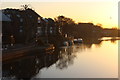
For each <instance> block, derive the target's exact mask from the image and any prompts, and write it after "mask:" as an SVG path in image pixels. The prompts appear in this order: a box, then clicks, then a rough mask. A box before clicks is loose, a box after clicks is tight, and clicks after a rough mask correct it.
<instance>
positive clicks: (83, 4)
mask: <svg viewBox="0 0 120 80" xmlns="http://www.w3.org/2000/svg"><path fill="white" fill-rule="evenodd" d="M26 1H27V0H26ZM118 1H119V0H106V1H103V0H96V1H95V0H84V1H82V0H74V1H73V0H66V1H63V0H62V1H60V0H49V1H48V0H44V1H43V0H39V1H37V0H36V1H32V0H29V2H25V1H19V0H16V1H15V0H4V1H2V3H1V8H2V9H5V8H21V6H20V5H24V4H28V5H29V6H30V7H31V8H32V9H34V10H35V11H36V12H37V13H38V14H40V15H41V16H42V17H46V18H48V17H50V18H53V19H54V18H55V17H57V16H59V15H63V16H66V17H69V18H72V19H73V20H74V21H75V22H76V23H78V22H83V23H88V22H92V23H94V24H95V25H96V24H98V23H99V24H102V27H104V28H112V27H118Z"/></svg>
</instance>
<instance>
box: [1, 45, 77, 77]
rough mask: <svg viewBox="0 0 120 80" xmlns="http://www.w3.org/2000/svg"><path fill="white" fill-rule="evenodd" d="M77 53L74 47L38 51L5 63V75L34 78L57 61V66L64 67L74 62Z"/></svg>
mask: <svg viewBox="0 0 120 80" xmlns="http://www.w3.org/2000/svg"><path fill="white" fill-rule="evenodd" d="M74 57H75V55H74V54H73V48H72V47H71V48H64V49H61V50H56V51H55V52H54V53H52V54H50V53H44V54H41V53H38V54H35V55H32V56H26V57H24V58H21V59H16V60H14V61H9V62H7V63H5V62H4V63H3V65H2V67H3V72H2V74H3V75H2V76H3V77H11V78H12V77H14V78H32V77H34V76H35V75H36V74H38V73H40V70H41V69H42V68H45V67H46V68H49V67H50V66H52V65H53V64H55V63H56V67H57V68H59V69H61V68H62V69H63V68H66V67H68V66H69V65H70V64H73V60H74Z"/></svg>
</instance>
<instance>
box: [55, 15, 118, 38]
mask: <svg viewBox="0 0 120 80" xmlns="http://www.w3.org/2000/svg"><path fill="white" fill-rule="evenodd" d="M54 20H55V22H56V25H57V26H61V27H62V33H63V34H68V35H69V36H73V37H75V38H78V37H82V38H92V37H94V38H99V37H117V36H120V35H118V34H120V30H119V29H117V28H102V25H101V24H98V25H94V24H93V23H75V22H74V21H73V20H72V19H71V18H68V17H65V16H58V17H57V18H55V19H54Z"/></svg>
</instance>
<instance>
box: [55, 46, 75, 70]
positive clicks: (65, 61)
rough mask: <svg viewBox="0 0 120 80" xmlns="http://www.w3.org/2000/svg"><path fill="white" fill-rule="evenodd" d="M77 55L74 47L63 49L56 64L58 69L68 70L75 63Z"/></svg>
mask: <svg viewBox="0 0 120 80" xmlns="http://www.w3.org/2000/svg"><path fill="white" fill-rule="evenodd" d="M75 57H76V56H75V54H74V53H73V47H67V48H62V49H61V51H60V55H59V60H58V61H57V63H56V67H57V68H59V69H64V68H67V67H68V66H70V65H72V64H73V63H74V62H73V61H74V58H75Z"/></svg>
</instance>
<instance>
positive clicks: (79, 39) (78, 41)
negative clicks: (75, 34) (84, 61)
mask: <svg viewBox="0 0 120 80" xmlns="http://www.w3.org/2000/svg"><path fill="white" fill-rule="evenodd" d="M82 42H83V39H82V38H78V39H74V43H82Z"/></svg>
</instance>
